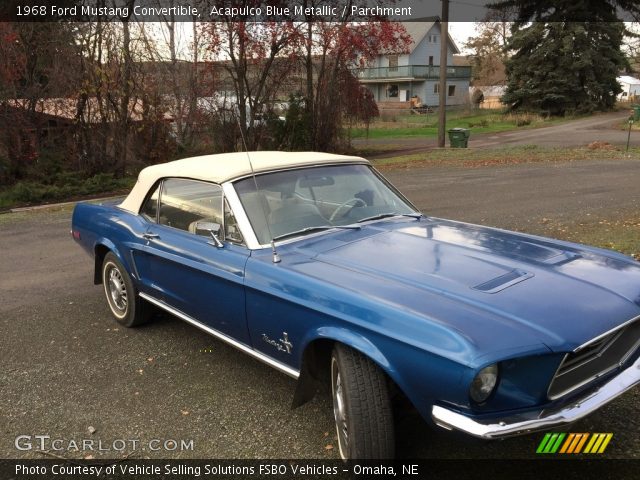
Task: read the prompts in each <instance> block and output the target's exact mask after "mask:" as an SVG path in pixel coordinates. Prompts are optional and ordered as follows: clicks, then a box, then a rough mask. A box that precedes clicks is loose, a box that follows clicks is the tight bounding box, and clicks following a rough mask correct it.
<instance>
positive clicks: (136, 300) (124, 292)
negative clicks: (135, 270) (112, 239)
mask: <svg viewBox="0 0 640 480" xmlns="http://www.w3.org/2000/svg"><path fill="white" fill-rule="evenodd" d="M102 285H103V286H104V293H105V296H106V297H107V303H108V304H109V309H110V310H111V313H112V314H113V316H114V317H115V319H116V320H117V321H118V323H120V324H121V325H124V326H125V327H135V326H137V325H141V324H143V323H145V322H146V321H147V320H148V319H149V317H150V316H151V314H152V309H151V305H149V304H148V303H146V302H145V301H144V300H143V299H141V298H140V297H139V296H138V295H137V292H136V289H135V287H134V286H133V282H132V281H131V277H129V274H128V273H127V270H126V269H125V268H124V265H122V263H121V262H120V260H118V257H116V256H115V255H114V254H113V253H111V252H109V253H107V254H106V255H105V257H104V261H103V262H102Z"/></svg>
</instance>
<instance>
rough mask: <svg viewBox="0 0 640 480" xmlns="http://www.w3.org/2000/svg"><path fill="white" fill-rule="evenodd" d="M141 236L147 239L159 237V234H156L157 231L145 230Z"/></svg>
mask: <svg viewBox="0 0 640 480" xmlns="http://www.w3.org/2000/svg"><path fill="white" fill-rule="evenodd" d="M142 236H143V237H144V238H146V239H147V240H151V239H152V238H160V235H158V234H157V233H151V232H145V233H143V234H142Z"/></svg>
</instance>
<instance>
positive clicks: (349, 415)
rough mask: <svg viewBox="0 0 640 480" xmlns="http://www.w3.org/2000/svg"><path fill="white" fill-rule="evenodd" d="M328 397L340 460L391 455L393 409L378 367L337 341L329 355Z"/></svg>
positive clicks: (392, 454) (385, 457) (392, 447)
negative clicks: (336, 434) (333, 419)
mask: <svg viewBox="0 0 640 480" xmlns="http://www.w3.org/2000/svg"><path fill="white" fill-rule="evenodd" d="M331 396H332V399H333V415H334V418H335V423H336V430H337V433H338V447H339V449H340V456H341V457H342V459H344V460H347V459H389V458H393V456H394V452H395V436H394V426H393V413H392V412H393V410H392V407H391V401H390V399H389V390H388V387H387V381H386V377H385V375H384V373H383V372H382V370H380V368H379V367H378V366H377V365H376V364H374V363H373V362H372V361H371V360H369V359H368V358H367V357H365V356H364V355H362V354H361V353H359V352H357V351H355V350H353V349H351V348H349V347H346V346H344V345H340V344H337V345H336V346H335V347H334V349H333V353H332V354H331Z"/></svg>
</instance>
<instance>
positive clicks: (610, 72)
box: [493, 0, 640, 115]
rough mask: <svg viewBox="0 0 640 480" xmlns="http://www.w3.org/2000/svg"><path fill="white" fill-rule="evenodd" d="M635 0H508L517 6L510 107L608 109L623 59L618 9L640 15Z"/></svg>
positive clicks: (555, 110) (554, 111)
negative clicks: (551, 0)
mask: <svg viewBox="0 0 640 480" xmlns="http://www.w3.org/2000/svg"><path fill="white" fill-rule="evenodd" d="M638 4H640V1H638V0H621V1H615V0H555V1H553V2H549V1H542V2H541V1H537V0H536V1H532V0H512V1H507V2H501V3H499V4H496V5H494V6H493V8H496V9H504V8H512V7H514V6H515V7H516V8H517V11H518V13H517V18H516V21H515V22H514V24H513V25H512V29H511V33H512V35H511V37H510V38H509V41H508V43H507V50H508V51H509V52H510V53H511V56H510V57H509V58H508V59H507V61H506V73H507V77H508V81H507V91H506V93H505V95H504V96H503V97H502V101H503V102H504V103H506V104H508V105H510V106H511V108H513V109H524V110H530V111H536V112H540V113H543V114H548V115H564V114H565V113H587V112H591V111H594V110H607V109H610V108H611V107H612V106H613V104H614V103H615V99H616V95H617V94H618V93H620V91H621V87H620V85H619V84H618V82H617V80H616V77H617V76H618V74H619V73H620V71H622V70H623V69H624V68H625V67H627V66H628V64H627V60H626V58H625V56H624V54H623V53H622V51H621V47H622V42H623V38H624V34H625V32H626V29H625V26H624V23H623V22H621V21H620V19H619V18H618V17H617V15H616V7H620V8H624V9H626V10H627V11H631V12H633V13H638V9H639V6H638Z"/></svg>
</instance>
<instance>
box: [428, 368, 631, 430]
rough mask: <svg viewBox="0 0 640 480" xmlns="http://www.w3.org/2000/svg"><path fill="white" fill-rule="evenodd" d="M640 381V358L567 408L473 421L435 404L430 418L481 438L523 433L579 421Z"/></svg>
mask: <svg viewBox="0 0 640 480" xmlns="http://www.w3.org/2000/svg"><path fill="white" fill-rule="evenodd" d="M639 383H640V358H638V359H637V360H636V361H635V363H634V364H633V365H631V366H630V367H628V368H626V369H625V370H623V371H622V372H621V373H620V374H619V375H616V376H615V377H613V378H612V379H611V380H609V381H608V382H607V383H605V384H604V385H602V386H601V387H599V388H597V389H595V390H594V391H592V392H590V393H589V394H587V395H585V396H584V397H582V398H580V399H579V400H577V401H575V402H572V403H571V404H570V405H568V406H565V407H560V408H557V409H551V410H542V411H532V412H526V413H522V414H517V415H512V416H510V417H506V418H502V419H498V420H496V419H492V420H474V419H473V418H471V417H468V416H466V415H462V414H460V413H458V412H454V411H452V410H449V409H447V408H444V407H441V406H438V405H434V406H433V407H432V408H431V418H432V419H433V421H434V423H435V424H436V425H438V426H440V427H442V428H445V429H447V430H460V431H462V432H465V433H468V434H469V435H472V436H474V437H479V438H485V439H493V438H503V437H510V436H514V435H522V434H525V433H529V432H532V431H535V430H542V429H548V428H553V427H556V426H558V425H564V424H567V423H573V422H575V421H577V420H580V419H581V418H584V417H586V416H587V415H589V414H591V413H593V412H594V411H595V410H598V409H599V408H601V407H602V406H604V405H605V404H607V403H609V402H610V401H612V400H613V399H615V398H616V397H618V396H620V395H622V394H623V393H624V392H626V391H627V390H629V389H631V388H633V387H634V386H636V385H638V384H639Z"/></svg>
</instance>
